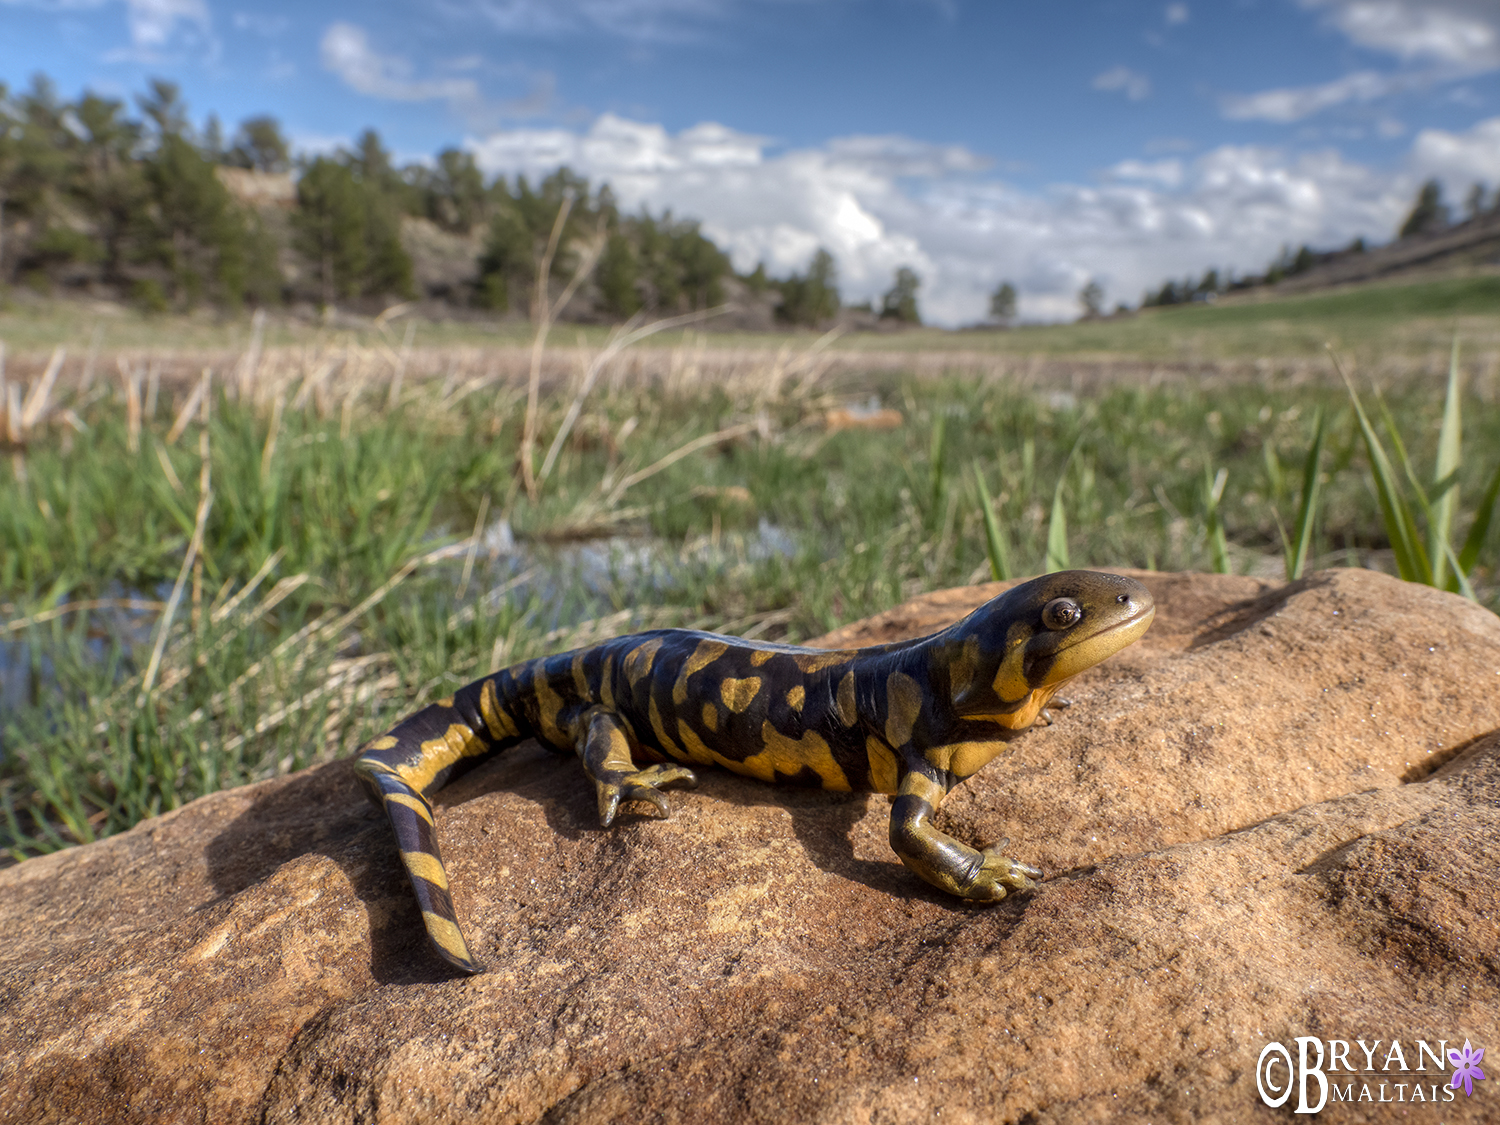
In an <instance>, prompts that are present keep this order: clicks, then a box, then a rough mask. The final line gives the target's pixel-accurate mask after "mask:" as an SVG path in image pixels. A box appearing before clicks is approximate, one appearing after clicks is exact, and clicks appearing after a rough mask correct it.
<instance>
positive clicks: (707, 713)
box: [703, 703, 719, 731]
mask: <svg viewBox="0 0 1500 1125" xmlns="http://www.w3.org/2000/svg"><path fill="white" fill-rule="evenodd" d="M703 725H704V726H705V727H707V728H708V729H709V730H711V731H717V730H718V729H719V709H718V708H717V707H715V706H714V705H713V704H712V703H705V704H704V705H703Z"/></svg>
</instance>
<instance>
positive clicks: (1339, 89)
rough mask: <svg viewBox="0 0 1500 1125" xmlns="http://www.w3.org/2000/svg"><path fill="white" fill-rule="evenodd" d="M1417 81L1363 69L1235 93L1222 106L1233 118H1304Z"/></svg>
mask: <svg viewBox="0 0 1500 1125" xmlns="http://www.w3.org/2000/svg"><path fill="white" fill-rule="evenodd" d="M1416 81H1418V80H1417V79H1414V78H1411V77H1405V76H1401V75H1392V74H1377V73H1376V72H1375V71H1373V70H1361V71H1356V72H1355V73H1353V74H1348V75H1345V76H1344V77H1343V78H1340V79H1337V80H1336V81H1333V82H1325V83H1323V84H1322V85H1320V86H1291V87H1286V88H1284V89H1279V90H1263V91H1261V92H1260V93H1258V94H1231V95H1229V96H1227V97H1225V98H1224V99H1223V100H1222V101H1221V102H1220V109H1221V111H1222V112H1223V114H1224V116H1225V117H1228V118H1229V119H1230V120H1233V121H1275V122H1281V123H1286V122H1292V121H1301V120H1302V119H1303V118H1306V117H1311V116H1312V115H1313V114H1315V113H1319V112H1321V111H1322V110H1325V109H1331V108H1332V107H1334V106H1339V105H1344V104H1346V103H1348V102H1372V101H1375V100H1376V99H1378V98H1383V97H1386V96H1387V95H1389V94H1392V93H1396V92H1398V91H1400V90H1405V89H1408V88H1410V87H1411V86H1412V85H1413V84H1415V82H1416Z"/></svg>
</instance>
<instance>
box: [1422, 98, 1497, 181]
mask: <svg viewBox="0 0 1500 1125" xmlns="http://www.w3.org/2000/svg"><path fill="white" fill-rule="evenodd" d="M1412 163H1413V165H1414V166H1415V167H1416V168H1417V169H1419V170H1420V171H1421V172H1422V173H1423V174H1425V175H1428V176H1436V177H1438V178H1439V179H1441V180H1446V181H1447V182H1448V184H1449V186H1450V187H1452V188H1454V189H1455V192H1457V191H1459V190H1462V186H1463V185H1465V184H1469V183H1473V182H1476V181H1479V182H1485V183H1491V184H1493V183H1496V182H1497V181H1500V117H1492V118H1490V119H1489V120H1488V121H1481V122H1480V123H1479V124H1477V125H1475V126H1474V127H1473V128H1472V129H1470V130H1468V131H1467V132H1464V133H1450V132H1448V131H1447V130H1445V129H1423V130H1422V131H1421V132H1420V133H1418V134H1417V137H1416V140H1415V141H1413V142H1412Z"/></svg>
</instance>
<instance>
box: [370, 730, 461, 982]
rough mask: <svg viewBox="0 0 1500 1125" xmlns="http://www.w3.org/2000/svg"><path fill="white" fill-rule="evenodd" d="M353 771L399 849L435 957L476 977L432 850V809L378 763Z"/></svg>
mask: <svg viewBox="0 0 1500 1125" xmlns="http://www.w3.org/2000/svg"><path fill="white" fill-rule="evenodd" d="M354 772H355V773H356V774H357V775H358V776H359V779H360V781H361V782H363V783H364V786H365V788H366V791H367V792H368V793H369V794H370V796H371V797H372V798H374V799H375V800H376V801H377V802H378V803H379V804H380V805H381V806H382V807H383V808H384V810H385V814H386V817H387V819H389V820H390V823H391V828H392V829H394V831H395V833H396V845H397V847H399V848H400V849H401V864H402V866H403V867H405V868H406V874H407V877H408V878H409V879H410V880H411V886H412V890H413V891H415V892H416V896H417V905H418V906H420V907H421V910H422V923H423V925H425V926H426V928H427V937H428V939H429V940H430V941H431V942H432V947H433V949H435V950H436V951H437V953H438V955H439V956H441V957H442V958H443V960H444V961H447V962H448V964H450V965H452V966H453V967H454V968H455V969H457V970H459V971H460V972H463V973H469V974H473V973H482V972H483V971H484V968H483V966H481V965H480V964H479V962H478V961H476V960H474V956H473V954H471V953H470V952H469V944H468V942H467V941H465V940H464V933H463V930H462V929H460V928H459V925H458V915H457V913H456V912H455V911H454V909H453V896H452V895H451V894H450V893H449V890H448V872H447V869H446V868H444V867H443V857H442V856H441V854H439V852H438V844H437V832H436V830H435V829H434V827H433V823H432V806H431V805H430V804H428V803H427V800H426V798H425V797H423V796H422V794H421V793H419V792H417V790H415V789H413V788H412V787H411V786H410V785H408V784H407V783H406V782H405V781H403V780H402V779H401V778H400V777H399V776H397V775H396V774H395V773H394V772H392V771H391V770H390V769H389V767H387V766H386V765H385V764H384V763H382V762H380V761H378V760H375V759H372V758H370V757H362V758H360V759H358V760H357V761H356V762H355V764H354Z"/></svg>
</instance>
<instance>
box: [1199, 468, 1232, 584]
mask: <svg viewBox="0 0 1500 1125" xmlns="http://www.w3.org/2000/svg"><path fill="white" fill-rule="evenodd" d="M1228 480H1229V470H1228V469H1220V470H1219V471H1218V472H1217V473H1216V474H1214V477H1213V479H1212V480H1210V479H1209V477H1208V466H1206V465H1205V466H1204V468H1203V499H1204V509H1205V511H1204V521H1205V523H1206V524H1207V527H1206V528H1205V531H1206V534H1207V536H1208V549H1209V552H1210V553H1211V554H1212V555H1213V560H1214V571H1215V573H1217V574H1228V573H1229V571H1230V566H1229V542H1228V540H1226V539H1225V538H1224V521H1223V519H1222V518H1220V516H1219V501H1220V500H1222V499H1223V498H1224V485H1225V484H1226V483H1227V482H1228Z"/></svg>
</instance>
